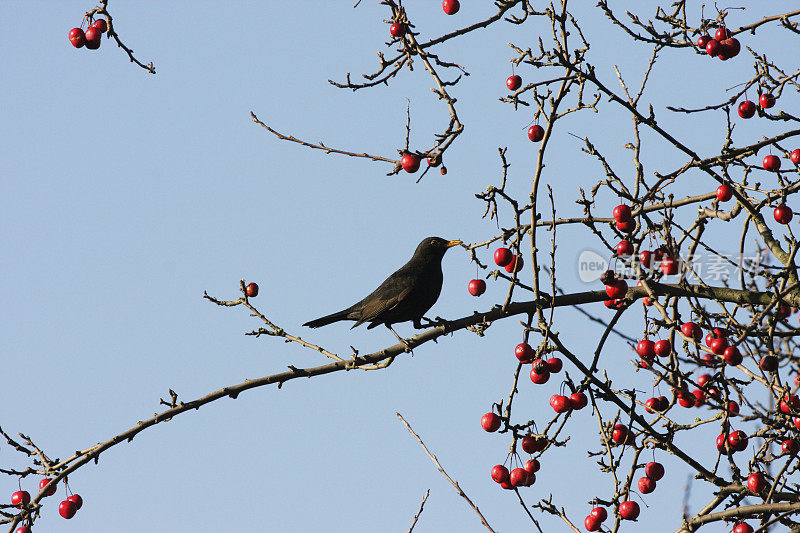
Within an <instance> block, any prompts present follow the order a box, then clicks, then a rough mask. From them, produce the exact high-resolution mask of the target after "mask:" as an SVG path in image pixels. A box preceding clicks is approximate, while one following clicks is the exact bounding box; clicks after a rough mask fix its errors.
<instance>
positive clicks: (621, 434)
mask: <svg viewBox="0 0 800 533" xmlns="http://www.w3.org/2000/svg"><path fill="white" fill-rule="evenodd" d="M611 440H613V441H614V442H616V443H617V444H622V443H624V442H626V441H627V440H628V426H626V425H625V424H617V425H616V426H614V431H612V432H611Z"/></svg>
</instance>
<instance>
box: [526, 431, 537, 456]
mask: <svg viewBox="0 0 800 533" xmlns="http://www.w3.org/2000/svg"><path fill="white" fill-rule="evenodd" d="M538 448H539V447H538V446H537V443H536V439H534V438H533V437H531V436H530V435H525V436H524V437H522V450H523V451H524V452H525V453H536V452H537V451H539V450H538Z"/></svg>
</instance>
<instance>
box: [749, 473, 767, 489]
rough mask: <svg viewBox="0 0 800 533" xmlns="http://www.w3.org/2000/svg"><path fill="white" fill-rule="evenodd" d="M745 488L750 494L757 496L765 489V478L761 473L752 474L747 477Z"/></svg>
mask: <svg viewBox="0 0 800 533" xmlns="http://www.w3.org/2000/svg"><path fill="white" fill-rule="evenodd" d="M747 488H748V489H749V490H750V492H755V493H756V494H758V493H759V492H761V491H762V490H764V489H765V488H767V478H766V477H764V474H762V473H761V472H753V473H752V474H750V475H749V476H747Z"/></svg>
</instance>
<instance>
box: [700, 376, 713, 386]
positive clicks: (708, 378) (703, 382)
mask: <svg viewBox="0 0 800 533" xmlns="http://www.w3.org/2000/svg"><path fill="white" fill-rule="evenodd" d="M709 381H711V376H710V375H709V374H700V376H698V377H697V386H698V387H700V388H702V387H705V386H706V384H707V383H708V382H709Z"/></svg>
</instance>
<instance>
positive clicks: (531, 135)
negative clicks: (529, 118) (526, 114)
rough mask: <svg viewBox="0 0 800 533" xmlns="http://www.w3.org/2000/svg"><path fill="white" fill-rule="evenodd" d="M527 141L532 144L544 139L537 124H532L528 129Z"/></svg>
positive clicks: (542, 131)
mask: <svg viewBox="0 0 800 533" xmlns="http://www.w3.org/2000/svg"><path fill="white" fill-rule="evenodd" d="M528 139H530V140H531V141H532V142H539V141H541V140H542V139H544V128H543V127H541V126H540V125H538V124H534V125H533V126H531V127H530V128H528Z"/></svg>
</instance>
